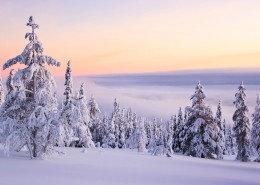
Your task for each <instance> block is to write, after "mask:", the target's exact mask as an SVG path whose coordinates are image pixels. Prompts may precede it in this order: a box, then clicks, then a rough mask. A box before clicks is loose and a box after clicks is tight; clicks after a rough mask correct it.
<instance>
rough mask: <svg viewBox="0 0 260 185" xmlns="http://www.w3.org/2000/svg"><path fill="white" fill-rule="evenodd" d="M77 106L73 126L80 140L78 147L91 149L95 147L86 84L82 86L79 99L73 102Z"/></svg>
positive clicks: (74, 132)
mask: <svg viewBox="0 0 260 185" xmlns="http://www.w3.org/2000/svg"><path fill="white" fill-rule="evenodd" d="M73 105H74V106H75V114H76V116H75V118H76V119H75V120H74V122H75V124H73V125H72V129H73V136H74V137H77V138H78V139H79V140H78V141H77V142H76V146H78V147H86V148H91V147H94V142H93V141H92V135H91V132H90V115H89V109H88V107H87V99H86V95H85V90H84V83H82V84H81V86H80V90H79V97H78V98H77V99H75V100H73Z"/></svg>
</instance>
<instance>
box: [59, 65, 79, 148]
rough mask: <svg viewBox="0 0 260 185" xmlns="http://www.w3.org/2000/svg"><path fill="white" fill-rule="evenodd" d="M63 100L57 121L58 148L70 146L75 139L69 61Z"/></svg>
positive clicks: (74, 117)
mask: <svg viewBox="0 0 260 185" xmlns="http://www.w3.org/2000/svg"><path fill="white" fill-rule="evenodd" d="M64 87H65V90H64V93H63V95H64V100H63V104H62V110H61V111H60V117H59V121H60V123H61V125H60V132H59V133H60V137H59V142H58V145H59V146H66V147H68V146H70V145H71V144H72V142H73V140H74V139H75V138H73V137H74V133H73V129H72V127H73V125H74V123H75V120H76V119H77V114H76V111H77V109H76V108H75V106H74V104H73V96H72V92H73V81H72V76H71V66H70V61H68V63H67V69H66V73H65V84H64Z"/></svg>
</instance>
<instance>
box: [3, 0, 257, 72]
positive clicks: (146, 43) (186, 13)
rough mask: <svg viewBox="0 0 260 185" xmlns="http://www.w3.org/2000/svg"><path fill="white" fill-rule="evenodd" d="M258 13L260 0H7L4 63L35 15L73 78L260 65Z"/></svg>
mask: <svg viewBox="0 0 260 185" xmlns="http://www.w3.org/2000/svg"><path fill="white" fill-rule="evenodd" d="M259 10H260V1H259V0H92V1H90V0H23V1H21V0H6V1H4V0H0V17H1V18H0V25H1V29H0V30H1V31H0V62H1V64H3V63H4V62H5V61H6V60H7V59H9V58H12V57H15V56H16V55H17V54H20V53H21V52H22V50H23V49H24V46H25V45H26V44H27V43H28V41H27V40H25V39H24V35H25V33H26V32H28V31H30V28H29V27H26V26H25V24H26V22H27V20H28V18H29V16H31V15H33V16H34V19H35V21H36V22H37V23H38V24H39V25H40V29H39V30H37V34H38V38H39V40H40V41H41V42H42V43H43V47H44V49H45V50H44V54H46V55H51V56H53V57H54V58H56V59H57V60H59V61H60V62H61V63H62V67H61V68H59V69H55V68H51V71H52V72H53V73H54V74H55V75H58V76H62V75H64V71H65V68H66V62H67V61H68V60H71V62H72V68H73V74H74V75H85V74H111V73H139V72H155V71H176V70H190V69H216V68H221V69H222V68H260V11H259ZM7 73H8V71H4V72H3V75H4V76H5V75H6V74H7Z"/></svg>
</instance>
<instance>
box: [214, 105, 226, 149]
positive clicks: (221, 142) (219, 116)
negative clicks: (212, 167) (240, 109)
mask: <svg viewBox="0 0 260 185" xmlns="http://www.w3.org/2000/svg"><path fill="white" fill-rule="evenodd" d="M215 122H216V123H217V125H218V128H219V132H218V144H219V145H218V146H219V147H220V148H218V150H219V152H221V151H222V153H224V151H225V133H224V132H225V129H224V124H223V121H222V108H221V102H220V101H219V103H218V107H217V112H216V117H215Z"/></svg>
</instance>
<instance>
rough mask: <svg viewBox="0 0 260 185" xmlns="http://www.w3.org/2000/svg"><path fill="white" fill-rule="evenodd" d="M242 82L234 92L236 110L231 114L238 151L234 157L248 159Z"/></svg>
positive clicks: (245, 110) (248, 142)
mask: <svg viewBox="0 0 260 185" xmlns="http://www.w3.org/2000/svg"><path fill="white" fill-rule="evenodd" d="M245 90H246V89H245V87H244V85H243V82H241V84H240V85H239V86H238V92H237V93H236V94H235V97H236V100H235V101H234V105H235V107H236V111H235V113H234V115H233V121H234V133H235V137H236V143H237V148H238V153H237V157H236V159H237V160H239V161H243V162H246V161H250V159H249V157H250V152H251V151H250V145H251V143H250V124H249V119H248V115H247V113H248V107H247V105H246V100H245V99H246V94H245Z"/></svg>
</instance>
